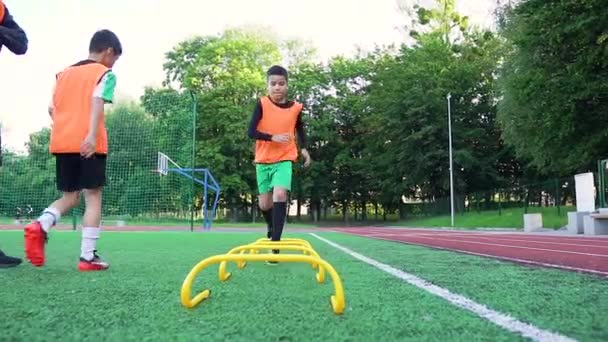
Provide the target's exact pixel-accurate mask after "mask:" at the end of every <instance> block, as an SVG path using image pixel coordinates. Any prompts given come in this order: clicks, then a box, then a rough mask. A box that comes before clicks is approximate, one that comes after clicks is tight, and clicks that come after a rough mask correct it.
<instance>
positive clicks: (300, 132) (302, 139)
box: [296, 112, 306, 150]
mask: <svg viewBox="0 0 608 342" xmlns="http://www.w3.org/2000/svg"><path fill="white" fill-rule="evenodd" d="M304 128H305V126H304V122H303V121H302V112H300V115H298V121H297V122H296V133H297V137H298V146H299V147H300V149H301V150H306V132H305V129H304Z"/></svg>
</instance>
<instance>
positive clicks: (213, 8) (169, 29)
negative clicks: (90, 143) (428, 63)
mask: <svg viewBox="0 0 608 342" xmlns="http://www.w3.org/2000/svg"><path fill="white" fill-rule="evenodd" d="M3 1H4V3H5V4H6V5H7V7H8V9H9V10H10V12H11V14H12V15H13V16H14V18H15V20H16V21H17V23H18V24H19V25H20V26H21V27H22V28H23V29H24V30H25V31H26V33H27V35H28V39H29V50H28V52H27V53H26V55H24V56H15V55H13V54H12V53H11V52H10V51H9V50H8V49H6V48H3V49H2V51H0V123H1V125H2V131H1V134H2V144H3V146H5V147H8V148H10V149H12V150H17V151H24V149H25V148H24V144H25V142H26V141H27V140H28V137H29V134H31V133H33V132H35V131H38V130H40V129H41V128H43V127H49V126H50V124H51V121H50V118H49V117H48V114H47V110H46V108H47V105H48V103H49V101H50V98H51V91H52V88H53V83H54V78H55V74H56V73H57V72H58V71H60V70H62V69H63V68H65V67H66V66H69V65H70V64H73V63H75V62H77V61H79V60H82V59H85V58H86V57H87V54H88V51H87V50H88V44H89V40H90V38H91V36H92V34H93V33H94V32H95V31H97V30H99V29H103V28H107V29H110V30H112V31H114V32H115V33H116V34H117V35H118V37H119V38H120V40H121V42H122V45H123V55H122V57H121V58H120V59H119V61H118V62H117V63H116V65H115V66H114V71H115V73H116V75H117V80H118V81H117V89H116V96H117V100H120V99H133V100H135V99H137V98H139V96H140V95H141V94H142V93H143V89H144V87H146V86H160V85H161V82H162V80H163V77H164V73H163V69H162V65H163V63H164V55H165V53H166V52H168V51H170V50H171V49H172V48H173V47H174V46H175V45H176V44H177V43H179V42H180V41H182V40H185V39H188V38H189V37H192V36H195V35H215V34H218V33H220V32H222V31H223V30H224V29H226V28H229V27H238V26H243V25H262V26H266V27H269V28H271V29H272V30H274V31H275V32H276V33H278V34H279V35H280V36H281V37H284V38H299V39H303V40H309V41H311V42H312V43H313V45H314V46H315V47H316V48H317V50H318V53H319V57H320V58H321V59H322V60H327V59H328V58H330V57H332V56H336V55H345V56H348V55H352V54H353V53H354V52H355V51H356V47H357V46H360V47H363V48H364V49H371V48H373V47H374V45H375V44H378V45H384V44H391V43H400V42H402V41H403V33H402V32H401V31H399V29H398V27H399V26H401V25H403V24H404V23H405V22H406V20H405V18H404V17H403V15H402V14H401V13H399V11H398V7H397V2H396V0H222V1H214V0H52V1H49V0H3ZM406 1H407V2H409V3H414V2H416V0H406ZM421 2H422V3H423V4H426V3H431V2H432V1H430V0H422V1H421ZM494 3H495V0H459V1H457V8H458V10H459V12H460V13H461V14H464V15H468V16H469V17H470V20H471V23H473V24H475V25H479V26H488V25H491V22H492V20H493V18H492V15H491V12H492V9H493V4H494Z"/></svg>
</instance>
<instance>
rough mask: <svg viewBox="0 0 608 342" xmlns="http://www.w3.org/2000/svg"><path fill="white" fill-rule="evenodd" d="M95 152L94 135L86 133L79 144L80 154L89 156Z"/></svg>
mask: <svg viewBox="0 0 608 342" xmlns="http://www.w3.org/2000/svg"><path fill="white" fill-rule="evenodd" d="M94 153H95V136H94V135H90V134H88V135H87V137H86V138H85V139H84V140H83V141H82V144H80V155H81V156H83V157H85V158H90V157H91V156H92V155H93V154H94Z"/></svg>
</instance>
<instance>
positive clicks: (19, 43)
mask: <svg viewBox="0 0 608 342" xmlns="http://www.w3.org/2000/svg"><path fill="white" fill-rule="evenodd" d="M3 46H6V47H7V48H8V49H9V50H10V51H11V52H12V53H14V54H16V55H24V54H25V53H26V52H27V47H28V40H27V35H26V34H25V31H23V29H22V28H21V27H20V26H19V24H17V22H16V21H15V19H14V18H13V16H12V15H11V14H10V12H9V10H8V8H7V7H6V5H5V4H4V3H3V2H2V0H0V52H1V51H2V47H3ZM1 130H2V125H0V172H2V132H1ZM19 264H21V259H19V258H15V257H11V256H8V255H6V254H4V252H3V251H2V250H0V268H7V267H15V266H17V265H19Z"/></svg>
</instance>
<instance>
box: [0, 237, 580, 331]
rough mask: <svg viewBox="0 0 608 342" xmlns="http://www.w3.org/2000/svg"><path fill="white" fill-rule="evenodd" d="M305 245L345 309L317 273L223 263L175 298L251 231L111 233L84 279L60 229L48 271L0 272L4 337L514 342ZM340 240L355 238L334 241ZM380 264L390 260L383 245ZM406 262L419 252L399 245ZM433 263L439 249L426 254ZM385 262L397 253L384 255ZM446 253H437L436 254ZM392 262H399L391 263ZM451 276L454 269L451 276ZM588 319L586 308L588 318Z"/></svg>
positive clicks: (11, 242)
mask: <svg viewBox="0 0 608 342" xmlns="http://www.w3.org/2000/svg"><path fill="white" fill-rule="evenodd" d="M291 236H294V237H304V238H306V239H307V240H309V241H310V242H311V243H312V244H313V247H314V248H315V250H316V251H317V252H318V253H319V254H320V255H321V257H323V258H324V259H325V260H327V261H328V262H330V263H331V264H332V265H333V266H334V267H335V268H336V270H337V271H338V272H339V274H340V276H341V277H342V281H343V285H344V288H345V293H346V304H347V306H346V310H345V312H344V314H343V315H342V316H336V315H335V314H334V313H333V312H332V311H331V309H330V305H329V297H330V295H331V294H332V293H333V286H332V284H331V280H330V278H329V277H328V279H327V281H326V283H325V284H317V283H316V282H315V280H314V271H313V269H312V268H311V267H310V266H309V265H303V264H279V265H277V266H268V265H265V264H263V263H250V264H248V266H247V267H246V268H245V269H244V270H237V269H236V267H235V266H234V264H230V265H229V268H230V271H231V272H232V273H233V276H232V278H231V279H230V280H229V281H228V282H225V283H220V282H219V280H218V279H217V266H212V267H210V268H209V269H208V270H206V271H205V272H203V273H202V274H201V278H200V280H198V281H197V282H196V284H195V288H196V289H197V290H202V289H203V288H205V287H210V288H211V289H212V295H211V297H210V298H209V299H208V300H206V301H204V302H203V303H201V304H200V305H199V306H198V307H196V308H195V309H191V310H189V309H186V308H184V307H183V306H182V305H181V304H180V301H179V291H180V287H181V285H182V282H183V280H184V277H185V276H186V274H187V273H188V272H189V271H190V269H191V268H192V267H193V266H194V265H195V264H196V263H197V262H198V261H200V260H201V259H203V258H205V257H208V256H211V255H214V254H219V253H224V252H226V251H228V250H229V249H230V248H231V247H234V246H237V245H240V244H245V243H248V242H252V241H254V240H256V239H257V238H259V237H260V234H251V233H183V232H159V233H123V232H106V233H104V234H103V235H102V239H101V240H100V241H99V243H98V248H99V251H100V253H101V255H102V256H105V257H107V259H108V261H110V262H111V264H112V266H111V269H110V270H108V271H106V272H98V273H79V272H78V271H76V261H77V259H78V255H79V244H80V236H79V233H78V232H53V233H52V234H51V236H50V241H49V245H48V247H47V255H48V258H47V265H46V266H45V267H43V268H34V267H32V266H31V265H29V264H27V263H24V264H23V265H21V266H19V267H17V268H13V269H4V270H0V283H1V284H2V285H3V291H2V292H1V293H0V303H1V305H0V306H1V307H2V313H3V317H4V318H3V319H2V320H0V331H1V332H2V339H3V340H8V341H11V340H23V341H58V340H60V341H82V340H85V339H87V340H91V341H102V340H103V341H146V340H157V341H158V340H163V341H165V340H167V341H169V340H170V341H173V340H204V341H211V340H214V341H225V340H230V341H313V340H314V341H378V340H386V341H396V340H399V341H403V340H412V341H446V340H450V341H474V340H488V341H518V340H523V339H522V338H521V337H519V336H518V335H516V334H513V333H510V332H507V331H506V330H504V329H502V328H500V327H498V326H496V325H494V324H492V323H490V322H488V321H486V320H483V319H481V318H479V317H477V316H475V315H474V314H472V313H470V312H468V311H465V310H462V309H459V308H457V307H454V306H451V305H449V304H447V302H445V301H444V300H442V299H440V298H437V297H435V296H433V295H431V294H428V293H426V292H424V291H422V290H420V289H418V288H415V287H412V286H410V285H408V284H405V283H403V282H402V281H401V280H399V279H396V278H395V277H393V276H392V275H389V274H386V273H384V272H382V271H380V270H377V269H375V268H373V267H370V266H369V265H366V264H364V263H362V262H360V261H357V260H355V259H353V258H352V257H350V256H348V255H346V254H344V253H343V252H341V251H339V250H337V249H335V248H333V247H331V246H329V245H326V244H325V243H323V242H321V241H318V240H316V239H315V238H314V237H312V236H310V235H306V234H303V235H291ZM327 236H330V237H331V238H332V239H335V240H336V241H337V242H340V243H342V242H344V243H349V244H355V245H357V244H358V245H365V243H363V240H362V239H361V240H357V239H358V238H350V237H343V240H342V238H341V237H340V236H339V235H337V234H327ZM0 241H1V242H2V245H1V246H0V247H1V248H3V249H4V250H5V251H6V252H7V253H9V254H13V255H22V252H21V250H22V248H23V242H22V233H21V232H15V231H4V232H0ZM370 244H376V246H377V247H376V248H371V251H373V252H374V253H373V254H374V257H375V256H380V255H381V254H382V251H381V249H382V246H391V245H390V244H389V243H385V244H384V245H382V244H380V243H376V242H371V243H370ZM399 248H400V249H402V250H403V251H402V252H401V253H405V254H407V253H409V252H408V251H410V250H417V251H420V249H412V248H411V247H406V246H400V247H399ZM427 253H428V258H431V257H432V255H435V252H427ZM387 255H392V254H391V253H388V254H387ZM436 255H440V256H441V254H436ZM393 261H396V260H393ZM449 272H450V273H453V270H450V271H449ZM581 310H582V309H581Z"/></svg>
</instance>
